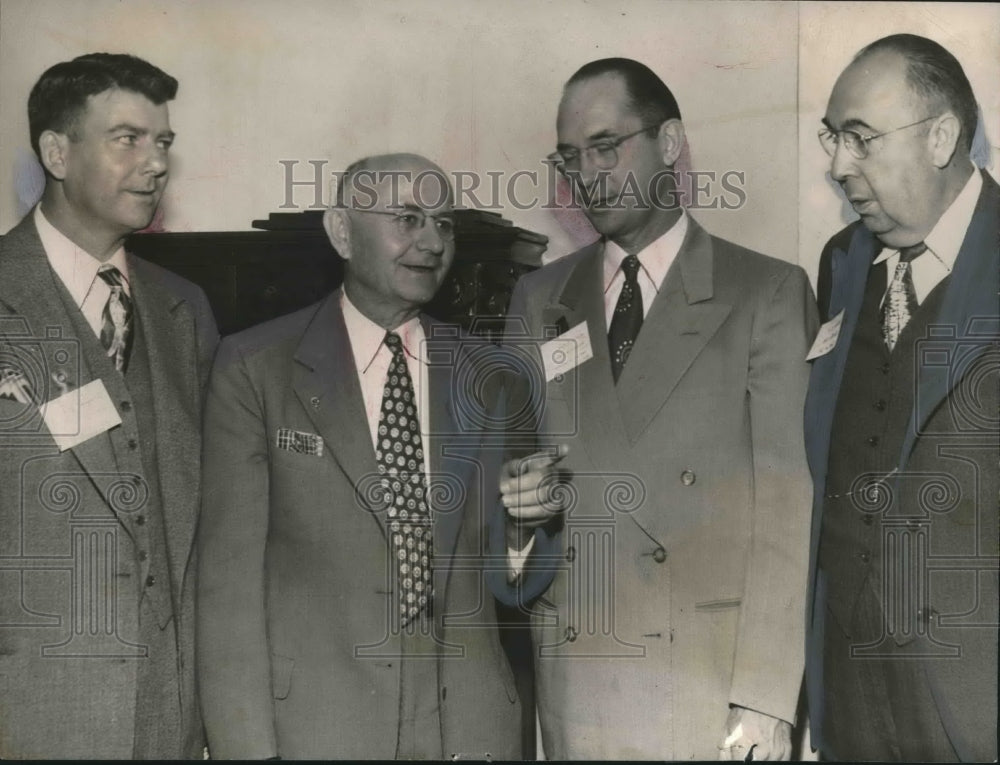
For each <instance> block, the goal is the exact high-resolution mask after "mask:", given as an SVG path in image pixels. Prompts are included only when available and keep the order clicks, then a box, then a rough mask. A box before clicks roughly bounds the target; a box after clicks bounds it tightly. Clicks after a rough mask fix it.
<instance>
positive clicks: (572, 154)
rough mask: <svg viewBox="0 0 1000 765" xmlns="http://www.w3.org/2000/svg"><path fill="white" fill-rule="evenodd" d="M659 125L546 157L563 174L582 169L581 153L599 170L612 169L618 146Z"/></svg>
mask: <svg viewBox="0 0 1000 765" xmlns="http://www.w3.org/2000/svg"><path fill="white" fill-rule="evenodd" d="M656 127H659V125H646V126H645V127H642V128H639V129H638V130H636V131H635V132H634V133H629V134H628V135H623V136H620V137H618V138H609V139H607V140H604V141H596V142H594V143H592V144H590V146H584V147H583V148H582V149H576V148H573V147H569V148H566V149H560V150H559V151H555V152H552V154H549V156H547V157H546V158H545V159H546V160H548V161H549V162H551V163H552V164H553V165H555V167H556V170H558V171H559V172H560V173H562V174H563V175H566V174H567V173H575V172H578V171H579V170H580V155H581V154H585V155H587V158H588V159H589V160H590V162H591V164H593V165H594V167H596V168H597V169H598V170H611V169H612V168H614V167H616V166H617V165H618V147H619V146H621V145H622V144H623V143H625V142H626V141H627V140H628V139H629V138H635V137H636V136H637V135H639V134H640V133H645V132H646V131H647V130H651V129H652V128H656Z"/></svg>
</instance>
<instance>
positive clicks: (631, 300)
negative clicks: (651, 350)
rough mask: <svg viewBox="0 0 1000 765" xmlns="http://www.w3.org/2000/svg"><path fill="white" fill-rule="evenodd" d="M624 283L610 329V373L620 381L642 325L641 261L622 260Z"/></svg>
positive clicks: (630, 257) (631, 256)
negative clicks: (639, 274)
mask: <svg viewBox="0 0 1000 765" xmlns="http://www.w3.org/2000/svg"><path fill="white" fill-rule="evenodd" d="M622 272H623V273H624V274H625V283H624V284H623V285H622V292H621V294H620V295H619V296H618V303H617V304H616V305H615V312H614V314H613V315H612V317H611V326H610V327H609V328H608V350H609V351H610V353H611V374H612V375H613V376H614V378H615V382H618V376H619V375H620V374H621V373H622V370H623V369H624V368H625V362H626V361H628V357H629V354H630V353H631V352H632V346H633V345H635V339H636V337H638V335H639V328H640V327H641V326H642V292H641V291H640V290H639V280H638V279H637V275H638V273H639V258H638V257H636V256H635V255H628V256H627V257H626V258H625V260H623V261H622Z"/></svg>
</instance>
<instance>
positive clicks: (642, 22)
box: [0, 0, 798, 259]
mask: <svg viewBox="0 0 1000 765" xmlns="http://www.w3.org/2000/svg"><path fill="white" fill-rule="evenodd" d="M0 2H2V7H0V114H2V119H0V231H5V230H7V229H9V228H10V227H11V226H12V225H13V224H14V223H15V222H16V221H17V218H18V205H17V199H16V193H15V183H20V185H21V186H24V185H25V184H24V180H23V177H24V172H23V170H20V164H19V157H23V156H28V155H29V152H30V146H29V142H28V138H27V118H26V115H25V104H26V100H27V95H28V91H29V90H30V88H31V85H32V84H33V83H34V81H35V80H36V79H37V78H38V76H39V75H40V74H41V73H42V71H44V69H45V68H46V67H48V66H50V65H51V64H53V63H55V62H57V61H61V60H66V59H69V58H71V57H73V56H76V55H79V54H81V53H84V52H89V51H94V50H108V51H127V52H133V53H135V54H137V55H140V56H142V57H144V58H147V59H148V60H150V61H151V62H153V63H155V64H157V65H158V66H160V67H161V68H163V69H165V70H166V71H168V72H169V73H171V74H173V75H174V76H175V77H177V78H178V79H179V80H180V83H181V87H180V91H179V95H178V99H177V100H176V101H175V102H174V103H172V104H171V106H170V109H171V121H172V123H173V127H174V129H175V130H176V131H177V133H178V140H177V142H176V144H175V148H174V149H173V150H172V152H171V153H172V156H173V164H172V179H171V182H170V186H169V187H168V190H167V193H166V196H165V199H164V225H165V226H166V228H167V229H169V230H173V231H189V230H237V229H246V228H249V225H250V221H251V220H252V219H254V218H260V217H265V216H266V215H267V213H268V212H270V211H274V210H277V209H278V208H279V206H280V205H281V204H282V203H283V201H284V198H285V197H284V194H285V192H284V172H285V171H284V169H283V167H282V166H281V165H279V164H278V162H279V160H281V159H298V160H300V161H301V164H300V165H299V167H298V172H299V173H300V174H301V177H308V176H309V173H310V172H311V168H310V167H309V166H308V165H307V164H305V163H306V162H307V161H308V160H310V159H326V160H329V161H330V163H331V164H330V165H329V168H330V169H331V170H333V169H339V168H342V167H343V166H344V165H346V164H347V163H348V162H350V161H351V160H353V159H355V158H357V157H358V156H360V155H364V154H368V153H373V152H380V151H386V150H394V149H411V150H415V151H418V152H420V153H423V154H426V155H428V156H429V157H431V158H434V159H437V160H439V161H440V163H441V164H442V165H443V166H444V167H445V168H446V169H448V170H470V171H476V172H479V173H486V172H487V171H501V172H503V173H505V174H506V175H505V177H506V176H509V174H511V173H513V172H515V171H516V170H519V169H525V168H527V169H538V170H541V166H540V165H539V160H540V158H542V157H544V156H545V155H546V154H548V153H549V152H551V151H552V150H553V149H554V145H555V111H556V106H557V102H558V99H559V95H560V90H561V87H562V84H563V82H564V81H565V80H566V78H567V77H569V75H570V74H572V73H573V71H575V70H576V69H577V68H578V67H579V66H580V65H582V64H584V63H586V62H587V61H590V60H592V59H595V58H601V57H605V56H613V55H626V56H630V57H633V58H637V59H639V60H641V61H643V62H645V63H647V64H648V65H650V66H651V67H652V68H653V69H654V70H655V71H657V72H658V73H659V74H660V75H661V77H663V79H664V80H665V81H666V82H667V83H668V84H669V85H670V87H671V88H672V89H673V90H674V92H675V95H676V96H677V99H678V101H679V103H680V106H681V110H682V113H683V114H684V116H685V123H686V127H687V130H688V136H689V144H690V147H691V154H692V158H693V166H694V167H695V168H696V169H702V170H715V171H717V172H719V173H722V172H724V171H726V170H729V169H735V170H741V171H744V172H745V173H746V186H747V189H746V190H747V196H748V199H747V204H746V206H745V207H744V208H743V209H740V210H737V211H721V210H720V211H704V212H702V213H701V214H700V215H699V218H700V220H701V221H702V222H704V223H706V224H707V225H708V226H709V227H710V228H711V229H712V230H713V231H715V232H716V233H719V234H720V235H723V236H727V237H729V238H733V239H737V240H739V241H740V242H742V243H745V244H747V245H749V246H751V247H756V248H758V249H762V250H764V251H767V252H770V253H773V254H775V255H778V256H780V257H783V258H786V259H795V258H796V252H797V247H796V242H797V231H796V227H795V225H794V221H793V220H792V219H791V218H790V217H789V211H792V210H794V209H795V208H796V205H797V190H796V182H797V174H796V165H795V152H796V139H795V135H796V120H795V97H796V94H795V60H796V56H797V51H798V48H797V43H796V23H797V22H796V15H797V12H796V8H795V6H794V5H792V4H784V3H778V4H775V3H746V4H743V3H726V2H720V3H708V4H705V3H697V4H692V3H685V2H669V3H668V2H649V1H646V2H642V1H639V2H636V1H634V0H633V1H632V2H581V1H578V0H566V1H563V2H549V3H544V2H538V1H537V0H513V1H508V2H502V3H479V2H475V3H472V2H459V1H458V0H439V1H437V2H419V1H417V2H414V0H409V1H407V2H381V3H364V2H351V1H347V0H324V1H320V0H284V1H283V2H271V1H264V0H242V1H237V0H202V2H191V1H190V0H180V1H178V0H171V1H169V2H167V1H166V0H128V2H119V0H0ZM776 160H777V161H776ZM18 178H21V179H22V180H20V181H18V180H17V179H18ZM523 188H524V187H523V186H522V187H519V189H523ZM312 196H313V195H312V193H311V192H310V191H309V190H308V189H299V190H298V191H297V192H296V196H295V200H296V202H298V203H299V204H301V205H302V206H306V205H308V204H310V203H311V202H312ZM502 212H503V213H504V214H505V215H506V217H508V218H511V219H513V220H514V222H515V223H516V224H518V225H521V226H524V227H526V228H530V229H533V230H536V231H540V232H542V233H545V234H547V235H549V236H550V237H551V238H552V241H551V243H550V250H549V255H550V256H558V255H562V254H565V253H566V252H568V251H569V250H570V249H571V242H570V239H569V237H568V236H567V235H566V234H565V233H564V232H563V231H562V229H561V228H560V226H559V224H558V223H557V222H556V220H555V219H554V218H553V217H552V216H551V214H550V213H549V212H547V211H545V210H539V209H533V210H517V209H513V208H511V207H510V206H509V205H508V206H507V207H506V208H505V209H503V210H502ZM775 221H777V222H778V223H777V225H776V224H775Z"/></svg>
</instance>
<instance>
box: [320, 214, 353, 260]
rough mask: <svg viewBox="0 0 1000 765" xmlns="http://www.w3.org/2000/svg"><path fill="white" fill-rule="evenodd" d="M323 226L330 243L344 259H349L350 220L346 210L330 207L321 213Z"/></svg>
mask: <svg viewBox="0 0 1000 765" xmlns="http://www.w3.org/2000/svg"><path fill="white" fill-rule="evenodd" d="M323 228H324V229H326V235H327V236H328V237H329V238H330V244H332V245H333V249H335V250H336V251H337V254H338V255H340V257H342V258H343V259H344V260H350V259H351V220H350V218H348V217H347V210H345V209H344V208H342V207H331V208H329V209H327V211H326V212H325V213H323Z"/></svg>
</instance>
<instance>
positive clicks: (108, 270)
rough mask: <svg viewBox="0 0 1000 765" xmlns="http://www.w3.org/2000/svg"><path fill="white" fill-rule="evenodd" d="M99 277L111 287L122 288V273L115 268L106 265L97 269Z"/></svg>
mask: <svg viewBox="0 0 1000 765" xmlns="http://www.w3.org/2000/svg"><path fill="white" fill-rule="evenodd" d="M97 275H98V276H100V277H101V278H102V279H103V280H104V281H105V282H106V283H107V285H108V286H109V287H121V286H122V272H121V271H119V270H118V269H117V268H115V266H112V265H110V264H105V265H103V266H101V267H100V268H98V269H97Z"/></svg>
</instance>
